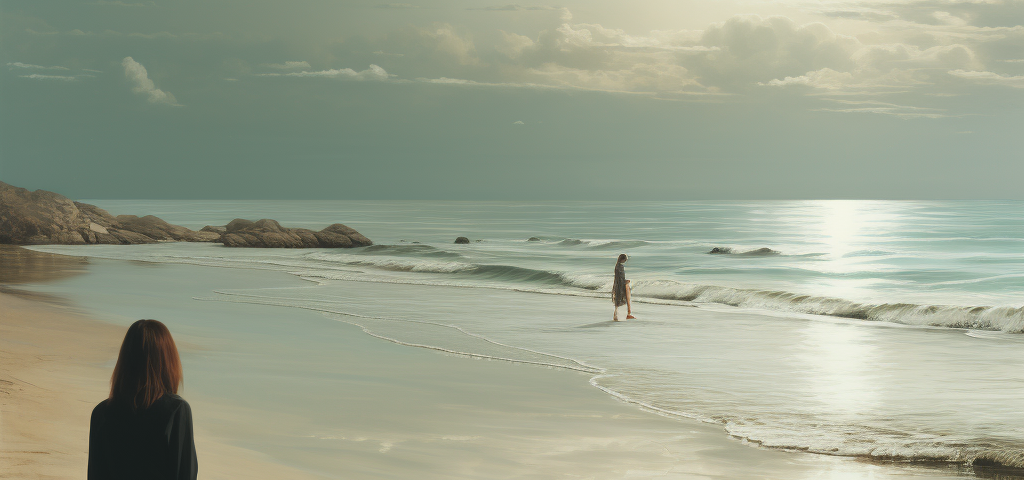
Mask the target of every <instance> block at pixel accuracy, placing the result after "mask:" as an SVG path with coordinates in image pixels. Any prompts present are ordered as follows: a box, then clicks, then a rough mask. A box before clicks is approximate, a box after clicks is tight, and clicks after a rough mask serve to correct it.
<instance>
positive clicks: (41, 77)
mask: <svg viewBox="0 0 1024 480" xmlns="http://www.w3.org/2000/svg"><path fill="white" fill-rule="evenodd" d="M18 76H19V77H21V78H31V79H34V80H63V81H66V82H70V81H74V80H75V77H69V76H66V75H42V74H39V73H33V74H31V75H18Z"/></svg>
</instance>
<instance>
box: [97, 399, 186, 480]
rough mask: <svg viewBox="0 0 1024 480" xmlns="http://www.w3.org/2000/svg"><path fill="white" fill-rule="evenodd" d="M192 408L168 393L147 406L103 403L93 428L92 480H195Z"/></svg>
mask: <svg viewBox="0 0 1024 480" xmlns="http://www.w3.org/2000/svg"><path fill="white" fill-rule="evenodd" d="M198 471H199V467H198V463H197V461H196V445H195V442H194V440H193V438H192V409H191V407H189V405H188V402H186V401H185V400H184V399H182V398H181V397H179V396H177V395H172V394H167V395H164V396H163V397H160V399H159V400H157V401H156V402H154V403H153V405H150V406H149V408H146V409H140V410H138V411H132V409H131V408H129V407H127V406H124V405H119V404H115V403H113V402H111V401H110V400H109V399H108V400H104V401H102V402H100V404H99V405H96V408H94V409H93V410H92V422H91V424H90V427H89V480H121V479H126V480H127V479H131V480H136V479H153V480H195V478H196V474H197V473H198Z"/></svg>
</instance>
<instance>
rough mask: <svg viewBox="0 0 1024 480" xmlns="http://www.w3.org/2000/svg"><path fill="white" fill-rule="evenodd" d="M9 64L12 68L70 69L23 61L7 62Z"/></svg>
mask: <svg viewBox="0 0 1024 480" xmlns="http://www.w3.org/2000/svg"><path fill="white" fill-rule="evenodd" d="M7 66H8V67H11V68H10V69H11V70H14V69H15V68H28V69H36V70H70V69H69V68H67V67H61V66H59V65H54V66H52V67H44V66H42V65H32V64H31V63H21V62H7Z"/></svg>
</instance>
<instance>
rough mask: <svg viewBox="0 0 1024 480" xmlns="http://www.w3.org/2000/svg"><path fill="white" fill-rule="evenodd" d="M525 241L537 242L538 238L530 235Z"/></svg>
mask: <svg viewBox="0 0 1024 480" xmlns="http://www.w3.org/2000/svg"><path fill="white" fill-rule="evenodd" d="M526 241H527V242H539V241H540V239H539V238H537V237H530V238H527V239H526Z"/></svg>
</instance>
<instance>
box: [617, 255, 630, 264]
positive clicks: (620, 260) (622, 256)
mask: <svg viewBox="0 0 1024 480" xmlns="http://www.w3.org/2000/svg"><path fill="white" fill-rule="evenodd" d="M628 258H629V257H627V256H626V254H625V253H620V254H619V261H618V263H622V262H625V261H626V259H628Z"/></svg>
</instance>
